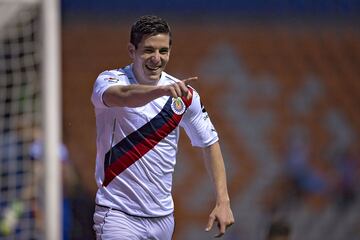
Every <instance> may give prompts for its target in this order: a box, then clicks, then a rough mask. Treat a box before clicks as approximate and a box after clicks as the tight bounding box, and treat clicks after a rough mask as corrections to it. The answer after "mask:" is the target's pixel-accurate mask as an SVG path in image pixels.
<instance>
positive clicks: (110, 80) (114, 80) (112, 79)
mask: <svg viewBox="0 0 360 240" xmlns="http://www.w3.org/2000/svg"><path fill="white" fill-rule="evenodd" d="M105 80H106V81H108V82H112V83H117V82H118V81H119V79H118V78H114V77H109V78H105Z"/></svg>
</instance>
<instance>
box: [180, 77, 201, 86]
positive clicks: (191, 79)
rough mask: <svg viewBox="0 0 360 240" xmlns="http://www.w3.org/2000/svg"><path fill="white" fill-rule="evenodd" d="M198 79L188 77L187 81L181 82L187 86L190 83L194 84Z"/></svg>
mask: <svg viewBox="0 0 360 240" xmlns="http://www.w3.org/2000/svg"><path fill="white" fill-rule="evenodd" d="M197 79H198V77H190V78H187V79H183V80H181V81H182V82H183V83H184V84H185V85H189V84H190V83H191V82H194V81H196V80H197Z"/></svg>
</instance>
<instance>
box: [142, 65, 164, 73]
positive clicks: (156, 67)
mask: <svg viewBox="0 0 360 240" xmlns="http://www.w3.org/2000/svg"><path fill="white" fill-rule="evenodd" d="M145 67H146V69H148V70H149V71H151V72H156V71H158V70H159V69H161V66H149V65H145Z"/></svg>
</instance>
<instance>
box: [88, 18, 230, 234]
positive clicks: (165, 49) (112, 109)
mask: <svg viewBox="0 0 360 240" xmlns="http://www.w3.org/2000/svg"><path fill="white" fill-rule="evenodd" d="M170 51H171V31H170V28H169V25H168V24H167V22H165V21H164V20H163V19H161V18H159V17H157V16H143V17H140V18H139V19H138V20H137V21H136V22H135V23H134V24H133V26H132V28H131V36H130V43H129V45H128V52H129V56H130V58H131V59H132V63H131V64H130V65H128V66H125V67H123V68H119V69H115V70H110V71H105V72H103V73H101V74H100V75H99V76H98V78H97V79H96V82H95V85H94V89H93V94H92V97H91V100H92V103H93V105H94V108H95V115H96V126H97V140H96V141H97V157H96V170H95V171H96V173H95V176H96V182H97V185H98V188H99V189H98V191H97V194H96V200H95V201H96V208H95V213H94V230H95V232H96V236H97V239H126V240H128V239H159V240H169V239H171V237H172V234H173V231H174V216H173V211H174V205H173V199H172V196H171V187H172V175H173V171H174V165H175V162H176V152H177V144H178V139H179V126H181V127H183V128H184V129H185V131H186V133H187V135H188V136H189V138H190V140H191V143H192V145H193V146H196V147H200V148H202V150H203V156H204V159H205V163H206V167H207V169H208V172H209V174H210V177H211V182H212V184H213V185H214V189H215V193H216V204H215V206H214V208H213V210H212V212H211V213H210V216H209V220H208V223H207V226H206V229H205V230H206V231H209V230H210V229H211V228H212V226H213V224H214V222H217V225H218V227H219V232H218V233H217V235H216V236H217V237H220V236H222V235H223V234H224V233H225V231H226V229H227V227H229V226H230V225H231V224H233V223H234V217H233V213H232V210H231V207H230V199H229V195H228V191H227V183H226V173H225V167H224V162H223V158H222V154H221V150H220V146H219V143H218V141H219V139H218V134H217V132H216V130H215V128H214V126H213V124H212V123H211V121H210V118H209V116H208V114H207V112H206V111H205V108H204V107H203V106H202V104H201V102H200V97H199V95H198V93H197V92H196V91H195V90H194V89H193V88H191V87H190V86H189V83H190V82H192V81H195V80H196V79H197V78H196V77H192V78H188V79H184V80H179V79H176V78H175V77H173V76H171V75H169V74H167V73H166V72H164V70H165V67H166V64H167V63H168V61H169V57H170Z"/></svg>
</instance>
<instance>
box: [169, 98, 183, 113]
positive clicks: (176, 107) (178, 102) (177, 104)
mask: <svg viewBox="0 0 360 240" xmlns="http://www.w3.org/2000/svg"><path fill="white" fill-rule="evenodd" d="M171 109H172V110H173V111H174V113H176V114H177V115H181V114H183V113H184V112H185V109H186V106H185V103H184V102H183V100H182V99H181V98H180V97H178V98H172V103H171Z"/></svg>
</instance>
